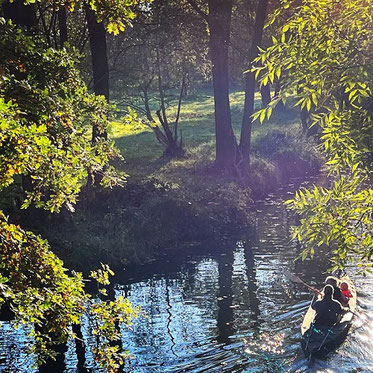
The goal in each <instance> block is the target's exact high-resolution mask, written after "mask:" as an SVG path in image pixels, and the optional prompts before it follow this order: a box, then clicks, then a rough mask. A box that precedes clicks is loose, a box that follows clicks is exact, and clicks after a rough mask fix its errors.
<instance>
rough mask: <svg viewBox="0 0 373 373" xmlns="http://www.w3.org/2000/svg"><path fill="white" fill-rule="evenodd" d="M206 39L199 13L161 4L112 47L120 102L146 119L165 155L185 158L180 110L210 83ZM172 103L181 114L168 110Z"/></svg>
mask: <svg viewBox="0 0 373 373" xmlns="http://www.w3.org/2000/svg"><path fill="white" fill-rule="evenodd" d="M191 20H192V22H191ZM206 40H207V32H206V26H205V24H204V21H203V20H200V19H198V18H196V17H194V14H193V10H191V9H190V8H189V7H187V6H185V4H182V3H180V2H178V1H173V0H155V1H154V2H153V3H152V6H151V11H149V12H143V13H142V14H139V16H138V17H137V19H136V21H135V22H134V25H133V28H132V29H131V30H128V32H126V33H123V34H122V35H119V37H116V38H115V39H114V40H111V43H109V44H110V46H109V49H110V62H111V69H112V76H113V87H114V91H115V93H116V95H117V97H118V102H119V103H120V104H121V105H123V106H124V105H126V104H127V105H130V106H132V108H134V109H135V110H137V111H139V112H141V113H143V114H144V115H145V116H146V118H147V120H148V125H149V126H150V127H151V128H152V129H153V131H154V133H155V135H156V138H157V140H158V141H159V142H160V143H161V144H162V146H163V148H164V155H165V156H171V157H173V156H176V157H177V156H180V155H183V149H182V144H181V140H182V133H181V130H182V129H181V128H180V127H179V119H180V109H181V105H182V101H183V98H184V97H185V96H186V95H187V94H189V93H190V91H193V90H195V89H196V87H195V86H194V85H197V84H198V82H201V81H205V80H206V78H207V74H206V71H209V62H208V59H207V58H206V54H207V53H206V48H205V47H206ZM171 102H172V103H173V104H174V106H176V110H173V111H170V110H169V109H168V107H169V106H170V103H171Z"/></svg>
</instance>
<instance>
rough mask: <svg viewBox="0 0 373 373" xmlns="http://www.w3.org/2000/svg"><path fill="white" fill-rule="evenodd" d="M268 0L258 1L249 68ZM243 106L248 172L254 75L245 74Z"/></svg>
mask: <svg viewBox="0 0 373 373" xmlns="http://www.w3.org/2000/svg"><path fill="white" fill-rule="evenodd" d="M267 5H268V0H259V2H258V6H257V9H256V16H255V24H254V30H253V39H252V44H251V50H250V66H251V63H252V62H253V60H254V58H255V57H256V56H257V55H258V46H260V44H261V42H262V36H263V28H264V22H265V18H266V14H267ZM245 85H246V87H245V104H244V111H243V117H242V127H241V138H240V149H241V154H242V158H243V159H242V169H243V170H244V172H248V170H249V168H250V148H251V127H252V119H251V116H252V114H253V112H254V94H255V74H254V73H252V72H249V73H247V75H246V79H245Z"/></svg>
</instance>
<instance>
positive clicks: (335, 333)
mask: <svg viewBox="0 0 373 373" xmlns="http://www.w3.org/2000/svg"><path fill="white" fill-rule="evenodd" d="M326 282H327V285H325V287H324V289H323V292H322V293H321V294H320V292H319V291H318V290H316V289H314V292H315V293H316V294H317V296H315V297H314V299H313V301H312V302H311V305H310V307H309V309H308V311H307V313H306V315H305V317H304V320H303V323H302V327H301V332H302V348H303V351H304V352H305V354H306V356H307V357H309V358H310V359H312V357H316V356H319V357H321V356H325V355H327V354H328V353H329V352H330V351H333V350H334V349H335V348H337V347H338V346H339V345H340V344H341V343H342V342H343V340H344V338H345V337H346V336H347V333H348V330H349V328H350V326H351V322H352V319H353V315H354V314H355V312H354V311H355V308H356V290H355V287H354V285H353V283H352V282H351V280H350V279H349V277H348V276H343V277H342V278H340V279H337V278H335V277H332V276H329V277H327V278H326ZM342 283H346V284H347V287H348V289H349V294H350V295H351V297H350V299H349V298H348V297H346V296H345V294H343V292H342V290H341V288H340V287H339V286H340V285H341V284H342ZM346 294H347V292H346ZM336 298H337V299H336ZM341 302H342V303H343V304H342V303H341ZM343 306H348V308H347V307H346V308H345V307H343Z"/></svg>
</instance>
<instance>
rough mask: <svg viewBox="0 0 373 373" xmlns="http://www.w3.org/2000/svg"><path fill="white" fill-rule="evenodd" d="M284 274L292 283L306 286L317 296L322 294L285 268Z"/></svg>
mask: <svg viewBox="0 0 373 373" xmlns="http://www.w3.org/2000/svg"><path fill="white" fill-rule="evenodd" d="M282 273H283V274H284V275H285V276H286V277H287V278H288V279H289V280H290V281H292V282H295V283H297V284H301V285H304V286H305V287H307V288H308V289H310V290H312V291H313V292H314V293H316V294H321V293H320V291H318V290H317V289H315V288H313V287H312V286H310V285H308V284H307V283H305V282H304V281H303V280H302V279H300V278H299V277H298V276H295V275H294V274H292V273H291V272H289V271H288V270H287V269H285V268H283V269H282Z"/></svg>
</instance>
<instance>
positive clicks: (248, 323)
mask: <svg viewBox="0 0 373 373" xmlns="http://www.w3.org/2000/svg"><path fill="white" fill-rule="evenodd" d="M297 187H298V184H297V183H292V184H289V185H286V186H283V187H282V188H279V189H278V190H277V191H276V192H275V193H273V194H270V195H269V196H268V197H267V198H265V199H263V200H260V201H257V202H256V203H255V210H256V222H257V224H256V237H255V238H253V239H252V240H251V241H250V242H238V243H236V244H235V245H233V246H232V247H231V249H229V250H225V251H224V252H221V251H220V252H215V253H213V254H212V253H209V254H203V255H201V254H199V255H198V254H196V253H191V254H190V255H189V256H188V257H183V258H177V257H176V258H173V259H172V260H170V259H168V260H163V261H159V262H155V263H152V264H147V265H145V266H139V267H137V268H134V269H131V270H128V271H126V272H124V273H123V274H119V276H117V277H116V279H117V280H116V281H117V284H116V285H115V293H116V295H117V296H119V295H125V296H127V297H128V298H129V299H130V300H131V302H132V303H133V304H134V305H140V306H141V307H142V309H143V311H144V312H145V314H146V317H141V318H139V319H138V320H136V321H135V322H134V324H133V325H132V326H131V328H126V327H122V343H123V345H124V346H126V348H127V349H128V350H129V352H130V354H131V355H132V357H131V358H129V359H128V360H127V361H126V366H125V369H124V371H125V372H139V373H140V372H141V373H151V372H154V373H155V372H195V373H197V372H338V373H344V372H346V373H347V372H373V276H370V277H367V278H364V277H362V276H356V275H354V273H355V270H354V268H347V272H348V273H350V274H352V278H353V279H354V281H355V285H356V287H357V289H358V312H359V313H360V314H361V318H355V321H354V325H353V326H352V328H351V331H350V333H349V335H348V337H347V340H346V341H345V342H344V343H343V345H342V346H341V347H340V348H339V349H338V350H337V351H336V352H334V353H332V354H331V355H330V356H329V358H328V359H327V360H323V361H321V360H317V361H316V363H315V365H314V366H313V367H309V366H308V363H307V361H306V359H305V358H304V356H303V353H302V350H301V348H300V325H301V322H302V317H303V315H304V313H305V311H306V310H307V307H308V305H309V301H310V298H311V295H310V293H309V291H307V289H305V288H303V287H301V286H299V285H297V286H295V285H294V284H292V283H291V282H289V281H288V280H287V279H286V278H285V277H284V276H283V274H282V269H283V268H286V269H287V270H289V271H291V272H292V273H294V274H296V275H298V276H300V277H301V278H302V279H303V280H304V281H306V282H308V283H310V284H312V285H314V286H318V287H321V286H322V282H323V280H324V279H325V272H326V270H327V267H328V257H327V253H323V252H319V253H318V255H317V257H315V258H313V259H307V260H305V261H304V262H302V261H296V262H294V261H293V258H294V257H295V256H296V255H298V254H299V250H300V248H299V245H298V244H297V243H296V242H293V241H291V240H290V226H291V225H292V224H294V223H295V219H294V216H292V214H291V213H289V212H288V211H286V209H285V207H284V205H283V201H284V200H285V199H287V198H289V196H291V195H292V194H293V193H294V190H295V189H296V188H297ZM89 325H90V323H89V320H83V327H82V332H83V337H84V339H85V341H86V344H87V345H89V344H90V341H91V340H92V338H93V337H92V335H91V334H90V327H89ZM26 334H27V330H25V329H24V328H20V329H18V330H14V329H13V328H12V326H11V325H10V324H9V323H6V322H3V323H2V328H0V371H1V372H35V370H34V369H33V368H32V364H33V361H34V360H33V356H32V355H31V356H30V355H28V354H27V353H26V349H27V347H28V346H30V344H31V343H32V341H31V340H30V339H28V338H27V337H26ZM84 358H85V367H86V370H88V371H92V372H98V371H99V370H98V368H97V366H96V365H95V363H94V360H93V358H92V353H91V352H90V351H89V349H88V351H86V353H85V356H84ZM77 364H78V360H77V355H76V351H75V345H74V344H73V343H69V344H68V351H67V353H66V355H65V363H64V364H62V365H63V366H61V369H60V371H61V372H63V371H65V372H68V373H72V372H77V371H78V370H77ZM53 372H55V370H53Z"/></svg>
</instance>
